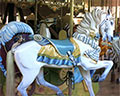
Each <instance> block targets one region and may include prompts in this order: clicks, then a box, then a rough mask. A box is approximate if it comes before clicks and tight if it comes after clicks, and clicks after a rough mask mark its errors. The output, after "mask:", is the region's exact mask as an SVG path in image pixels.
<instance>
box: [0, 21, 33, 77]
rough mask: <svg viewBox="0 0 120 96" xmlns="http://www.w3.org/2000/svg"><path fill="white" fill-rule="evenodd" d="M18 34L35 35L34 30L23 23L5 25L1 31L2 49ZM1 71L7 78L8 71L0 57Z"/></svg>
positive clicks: (14, 22)
mask: <svg viewBox="0 0 120 96" xmlns="http://www.w3.org/2000/svg"><path fill="white" fill-rule="evenodd" d="M18 33H29V34H30V35H33V34H34V33H33V30H32V28H31V27H30V26H29V25H28V24H26V23H23V22H17V21H12V22H10V23H8V24H7V25H5V26H4V27H3V28H2V29H1V30H0V49H1V45H3V46H5V43H6V42H9V41H10V40H11V39H12V38H13V36H15V35H16V34H18ZM0 69H1V70H2V72H3V73H4V75H5V76H6V73H7V72H6V69H5V67H4V65H3V64H2V56H1V55H0Z"/></svg>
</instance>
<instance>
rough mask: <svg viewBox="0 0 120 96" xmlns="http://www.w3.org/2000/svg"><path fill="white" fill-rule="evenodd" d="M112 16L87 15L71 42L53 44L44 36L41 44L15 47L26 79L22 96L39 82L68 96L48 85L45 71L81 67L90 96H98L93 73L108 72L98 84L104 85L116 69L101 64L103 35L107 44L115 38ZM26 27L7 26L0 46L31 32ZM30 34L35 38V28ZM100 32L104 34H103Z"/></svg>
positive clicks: (109, 63) (1, 33) (60, 95)
mask: <svg viewBox="0 0 120 96" xmlns="http://www.w3.org/2000/svg"><path fill="white" fill-rule="evenodd" d="M110 15H111V14H110V13H109V12H108V13H107V12H104V11H102V10H99V9H94V10H93V11H92V12H90V13H86V14H85V16H84V19H83V20H82V21H81V23H80V25H79V26H78V27H77V30H76V32H75V33H74V34H73V37H70V38H69V39H66V40H52V39H48V38H45V37H42V36H40V37H39V38H40V40H39V41H38V40H37V41H35V40H31V41H28V42H26V43H23V44H21V45H19V46H17V47H15V49H14V52H13V54H14V58H15V61H16V64H17V66H18V68H19V69H20V72H21V73H22V75H23V79H22V81H21V83H20V84H19V86H18V88H17V89H18V90H19V91H20V93H21V94H22V96H28V95H27V92H26V89H27V88H28V86H29V85H30V84H32V82H33V81H34V80H35V79H36V80H37V83H38V84H39V85H43V86H46V87H49V88H51V89H52V90H54V91H55V92H56V93H57V96H64V95H63V93H62V91H61V90H60V89H59V88H58V87H57V86H55V85H52V84H50V83H48V82H47V81H45V79H44V74H43V69H44V68H43V67H46V66H47V67H54V68H72V67H74V66H75V67H78V68H79V70H80V72H81V74H82V76H83V78H84V80H85V82H86V85H87V87H88V90H89V93H90V96H95V94H94V92H93V88H92V81H91V76H90V70H96V69H100V68H105V71H104V72H103V74H102V75H101V77H100V78H99V79H98V81H103V80H104V79H105V78H106V76H107V74H108V73H109V71H110V69H111V68H112V66H113V62H112V61H107V60H105V61H100V60H99V53H100V51H101V49H100V47H99V46H98V43H99V37H100V35H101V36H102V37H103V40H106V39H107V38H108V39H109V42H110V41H111V40H112V38H113V35H112V34H113V29H114V28H113V27H114V26H113V22H112V21H111V20H112V19H111V18H112V17H111V16H110ZM111 22H112V23H111ZM24 26H27V25H26V24H24V23H21V22H20V23H18V22H11V23H9V24H8V25H6V26H4V27H3V28H2V29H1V30H0V36H1V37H0V43H1V44H3V45H5V43H6V42H8V41H9V40H10V39H11V38H12V36H13V35H15V33H20V32H23V31H24V30H25V29H26V28H28V26H27V27H25V28H24ZM8 29H9V30H8ZM11 29H12V30H11ZM23 29H24V30H23ZM10 30H11V31H10ZM26 30H28V31H29V32H28V31H27V33H32V34H33V32H32V30H31V28H30V29H26ZM99 30H101V33H100V32H99ZM106 30H107V31H106ZM6 33H7V34H6ZM39 43H40V44H39ZM69 52H70V53H69ZM67 53H69V55H68V54H67Z"/></svg>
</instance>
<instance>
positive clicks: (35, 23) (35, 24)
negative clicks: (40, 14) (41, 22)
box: [34, 0, 38, 33]
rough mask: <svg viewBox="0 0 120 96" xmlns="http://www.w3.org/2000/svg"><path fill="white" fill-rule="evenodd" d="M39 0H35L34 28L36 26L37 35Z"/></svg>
mask: <svg viewBox="0 0 120 96" xmlns="http://www.w3.org/2000/svg"><path fill="white" fill-rule="evenodd" d="M37 1H38V0H35V22H34V26H35V33H36V31H37V11H38V9H37V7H38V5H37V3H38V2H37Z"/></svg>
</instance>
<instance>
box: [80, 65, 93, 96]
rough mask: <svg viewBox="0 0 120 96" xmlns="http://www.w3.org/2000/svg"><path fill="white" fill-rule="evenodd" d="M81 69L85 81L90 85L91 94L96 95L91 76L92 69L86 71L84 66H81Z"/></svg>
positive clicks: (91, 95)
mask: <svg viewBox="0 0 120 96" xmlns="http://www.w3.org/2000/svg"><path fill="white" fill-rule="evenodd" d="M79 70H80V72H81V74H82V76H83V79H84V80H85V83H86V85H87V87H88V90H89V94H90V96H95V94H94V92H93V88H92V81H91V76H90V71H85V70H84V69H83V68H82V67H79Z"/></svg>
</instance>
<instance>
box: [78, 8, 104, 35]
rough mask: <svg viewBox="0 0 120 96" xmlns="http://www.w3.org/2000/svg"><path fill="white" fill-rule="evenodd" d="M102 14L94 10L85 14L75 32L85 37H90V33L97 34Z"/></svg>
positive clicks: (100, 11)
mask: <svg viewBox="0 0 120 96" xmlns="http://www.w3.org/2000/svg"><path fill="white" fill-rule="evenodd" d="M103 13H105V12H104V11H102V10H100V9H96V8H95V9H94V10H93V11H92V12H87V13H85V16H84V18H83V20H82V21H81V22H80V24H79V25H78V27H77V32H78V33H80V34H86V35H87V36H90V32H93V33H95V32H98V31H99V24H100V23H101V21H102V14H103Z"/></svg>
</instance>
